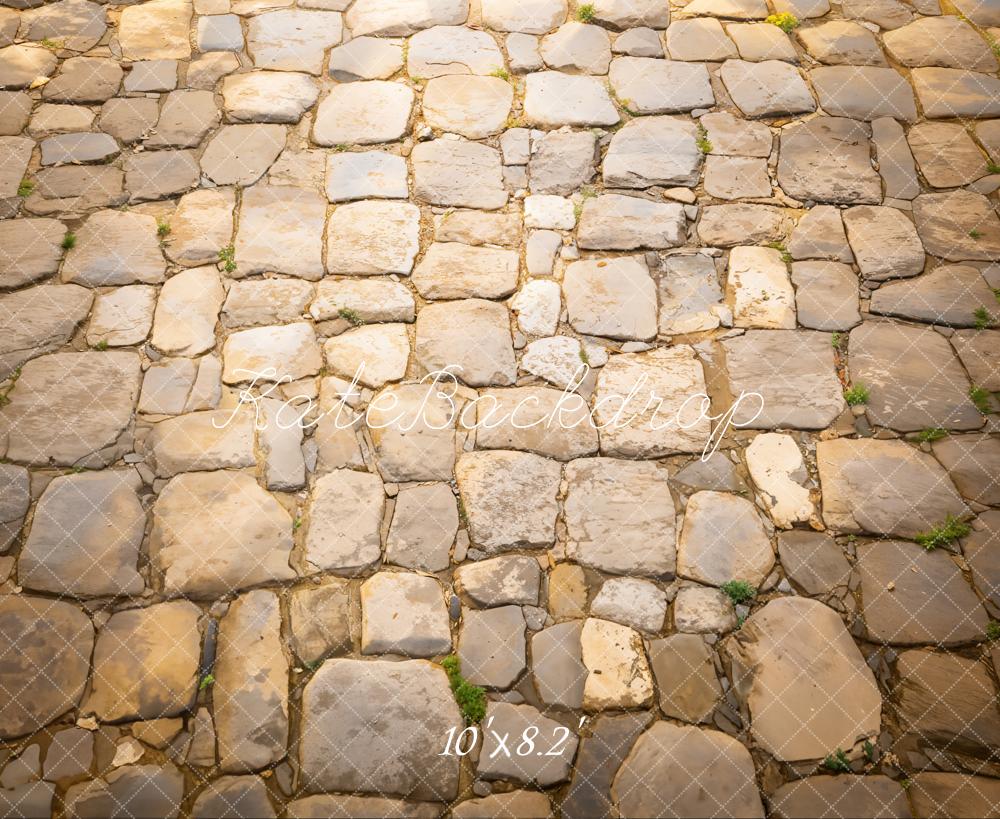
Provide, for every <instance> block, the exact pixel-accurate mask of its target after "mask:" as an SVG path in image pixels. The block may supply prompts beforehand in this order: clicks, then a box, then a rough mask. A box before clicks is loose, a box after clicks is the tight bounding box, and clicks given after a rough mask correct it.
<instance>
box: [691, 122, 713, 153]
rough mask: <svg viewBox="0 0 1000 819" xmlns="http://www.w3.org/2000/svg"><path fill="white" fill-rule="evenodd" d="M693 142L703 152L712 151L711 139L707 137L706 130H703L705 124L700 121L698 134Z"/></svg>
mask: <svg viewBox="0 0 1000 819" xmlns="http://www.w3.org/2000/svg"><path fill="white" fill-rule="evenodd" d="M695 144H696V145H697V146H698V150H699V151H701V152H702V153H703V154H710V153H712V140H710V139H709V138H708V131H707V130H705V126H704V125H702V124H701V123H698V136H697V138H696V139H695Z"/></svg>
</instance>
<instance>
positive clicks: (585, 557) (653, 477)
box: [564, 458, 675, 576]
mask: <svg viewBox="0 0 1000 819" xmlns="http://www.w3.org/2000/svg"><path fill="white" fill-rule="evenodd" d="M566 481H567V484H568V491H567V495H566V501H565V505H564V509H565V516H566V527H567V530H568V534H569V543H568V544H567V551H568V553H569V554H570V555H571V556H573V558H574V559H575V560H577V561H579V562H580V563H582V564H584V565H587V566H592V567H594V568H596V569H601V570H602V571H606V572H612V573H615V574H646V575H652V576H657V575H664V574H669V573H671V572H673V569H674V561H675V552H674V537H675V533H674V503H673V497H672V495H671V491H670V487H669V485H668V484H667V476H666V475H664V474H663V472H662V470H660V469H658V468H656V466H655V465H654V464H651V463H633V462H629V461H620V460H615V459H613V458H588V459H581V460H576V461H572V462H571V463H570V464H568V465H567V467H566Z"/></svg>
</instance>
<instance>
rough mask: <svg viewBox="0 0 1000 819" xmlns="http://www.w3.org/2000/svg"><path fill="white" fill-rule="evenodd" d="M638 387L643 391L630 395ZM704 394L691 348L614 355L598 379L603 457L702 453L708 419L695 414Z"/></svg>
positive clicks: (597, 413)
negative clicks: (626, 421)
mask: <svg viewBox="0 0 1000 819" xmlns="http://www.w3.org/2000/svg"><path fill="white" fill-rule="evenodd" d="M636 384H640V385H641V386H640V388H639V389H638V390H636V391H633V388H634V387H635V385H636ZM654 394H655V398H654V397H653V396H654ZM703 394H705V374H704V370H703V368H702V364H701V362H700V361H699V360H698V359H697V357H696V356H695V354H694V350H693V349H692V348H691V347H688V346H686V345H676V346H673V347H669V348H667V347H661V348H658V349H655V350H650V351H649V352H645V353H623V354H620V355H616V356H614V357H613V358H611V359H610V361H609V362H608V363H607V364H606V365H605V366H604V367H603V368H601V372H600V375H599V376H598V379H597V391H596V396H597V401H598V404H596V405H595V410H594V417H595V420H596V421H597V423H598V425H599V428H600V437H601V454H602V455H608V456H618V457H625V458H658V457H661V456H663V455H666V454H670V453H676V452H700V451H701V450H702V448H703V447H704V446H705V443H706V441H707V440H708V434H709V423H708V419H707V418H704V417H701V416H702V413H700V411H699V410H698V409H697V405H698V404H699V401H698V399H697V396H698V395H703ZM616 416H617V418H618V419H619V420H618V421H617V422H615V421H614V420H613V419H615V418H616ZM626 418H627V419H628V423H623V422H622V420H623V419H626Z"/></svg>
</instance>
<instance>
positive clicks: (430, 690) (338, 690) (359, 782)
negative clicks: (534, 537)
mask: <svg viewBox="0 0 1000 819" xmlns="http://www.w3.org/2000/svg"><path fill="white" fill-rule="evenodd" d="M442 605H443V603H442ZM302 724H303V733H302V736H303V739H302V741H301V742H300V743H299V749H298V750H299V764H300V765H301V770H302V773H303V775H304V776H305V782H307V783H308V786H307V787H308V788H309V789H311V790H337V791H360V792H361V793H377V794H380V795H386V796H410V797H412V798H414V799H430V800H451V799H453V798H454V797H455V795H456V793H457V790H458V774H459V758H458V757H457V756H441V738H442V737H445V736H447V734H448V730H449V729H452V728H454V729H455V731H456V733H457V732H458V731H459V730H461V725H462V717H461V714H460V713H459V710H458V706H457V705H456V704H455V698H454V695H453V694H452V693H451V690H450V689H449V687H448V678H447V676H446V675H445V673H444V671H443V670H442V669H441V668H440V666H436V665H434V664H432V663H429V662H427V661H426V660H408V661H403V662H391V661H378V660H376V661H361V660H328V661H327V662H325V663H324V664H323V665H322V666H321V667H320V669H319V671H317V672H316V674H315V675H313V677H312V679H311V680H310V681H309V683H308V684H307V685H306V686H305V688H304V690H303V693H302ZM357 807H359V808H360V807H361V806H357ZM363 812H367V810H364V809H363ZM302 815H308V814H302ZM317 815H323V816H328V815H330V814H329V813H326V812H324V813H321V814H317ZM345 815H352V814H351V813H348V814H345ZM354 815H356V813H355V814H354Z"/></svg>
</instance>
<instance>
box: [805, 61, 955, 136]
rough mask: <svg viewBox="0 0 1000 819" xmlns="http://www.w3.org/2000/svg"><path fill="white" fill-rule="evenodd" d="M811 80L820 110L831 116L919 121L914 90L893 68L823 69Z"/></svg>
mask: <svg viewBox="0 0 1000 819" xmlns="http://www.w3.org/2000/svg"><path fill="white" fill-rule="evenodd" d="M932 70H939V69H932ZM809 78H810V79H811V80H812V84H813V88H815V89H816V96H817V97H818V98H819V104H820V106H822V108H823V110H824V111H826V113H828V114H830V115H831V116H835V117H849V118H851V119H861V120H867V121H869V122H870V121H871V120H873V119H878V118H879V117H892V118H893V119H899V120H903V121H904V122H914V121H915V120H916V119H917V107H916V103H915V102H914V99H913V89H912V88H910V84H909V83H908V82H907V81H906V79H905V78H904V77H903V75H902V74H900V73H899V72H898V71H896V70H895V69H893V68H874V67H865V66H855V65H851V66H847V65H833V66H824V67H822V68H814V69H813V70H812V71H810V72H809ZM921 104H923V103H921ZM923 107H924V112H925V113H926V112H927V106H926V105H925V104H923Z"/></svg>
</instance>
